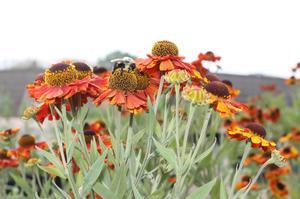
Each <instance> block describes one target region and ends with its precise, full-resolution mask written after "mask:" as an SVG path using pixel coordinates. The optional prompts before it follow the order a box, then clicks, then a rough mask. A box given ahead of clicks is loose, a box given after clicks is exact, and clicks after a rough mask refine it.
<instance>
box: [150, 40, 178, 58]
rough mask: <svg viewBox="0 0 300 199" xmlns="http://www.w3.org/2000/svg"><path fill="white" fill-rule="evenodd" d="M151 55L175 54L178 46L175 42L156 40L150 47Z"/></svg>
mask: <svg viewBox="0 0 300 199" xmlns="http://www.w3.org/2000/svg"><path fill="white" fill-rule="evenodd" d="M152 55H154V56H161V57H163V56H177V55H178V48H177V46H176V44H174V43H173V42H170V41H166V40H163V41H158V42H156V43H155V44H154V45H153V47H152Z"/></svg>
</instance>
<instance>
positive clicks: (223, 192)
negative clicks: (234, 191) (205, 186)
mask: <svg viewBox="0 0 300 199" xmlns="http://www.w3.org/2000/svg"><path fill="white" fill-rule="evenodd" d="M220 199H227V193H226V188H225V185H224V182H223V178H221V182H220Z"/></svg>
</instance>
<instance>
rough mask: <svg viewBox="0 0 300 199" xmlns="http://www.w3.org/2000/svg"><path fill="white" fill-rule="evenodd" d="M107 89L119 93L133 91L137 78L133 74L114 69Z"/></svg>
mask: <svg viewBox="0 0 300 199" xmlns="http://www.w3.org/2000/svg"><path fill="white" fill-rule="evenodd" d="M109 87H110V88H112V89H117V90H121V91H134V90H136V88H137V77H136V75H135V74H134V72H132V71H131V72H129V71H122V70H121V69H120V68H118V69H116V70H115V71H114V72H113V73H112V74H111V76H110V78H109Z"/></svg>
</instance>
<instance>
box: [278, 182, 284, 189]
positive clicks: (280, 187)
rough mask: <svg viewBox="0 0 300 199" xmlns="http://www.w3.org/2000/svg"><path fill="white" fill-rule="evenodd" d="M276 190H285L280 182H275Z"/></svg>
mask: <svg viewBox="0 0 300 199" xmlns="http://www.w3.org/2000/svg"><path fill="white" fill-rule="evenodd" d="M277 188H278V189H279V190H284V189H285V184H283V183H282V182H277Z"/></svg>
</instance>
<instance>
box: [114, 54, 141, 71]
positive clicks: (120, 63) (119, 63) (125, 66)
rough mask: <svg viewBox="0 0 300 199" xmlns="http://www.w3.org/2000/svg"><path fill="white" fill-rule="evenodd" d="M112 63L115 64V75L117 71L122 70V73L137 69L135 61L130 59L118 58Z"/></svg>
mask: <svg viewBox="0 0 300 199" xmlns="http://www.w3.org/2000/svg"><path fill="white" fill-rule="evenodd" d="M111 62H112V63H114V66H113V71H112V72H113V73H114V72H115V70H117V69H119V68H120V69H121V71H122V72H123V71H128V72H130V71H133V70H134V69H135V68H136V65H135V63H134V60H133V59H132V58H130V57H123V58H118V59H113V60H111Z"/></svg>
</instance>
